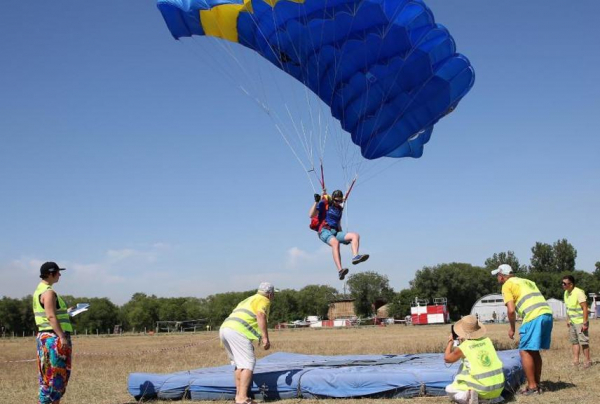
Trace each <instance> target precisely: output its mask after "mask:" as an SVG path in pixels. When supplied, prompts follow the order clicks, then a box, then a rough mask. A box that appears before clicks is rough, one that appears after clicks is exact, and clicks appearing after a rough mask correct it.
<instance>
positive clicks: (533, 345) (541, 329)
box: [519, 314, 552, 351]
mask: <svg viewBox="0 0 600 404" xmlns="http://www.w3.org/2000/svg"><path fill="white" fill-rule="evenodd" d="M519 335H520V336H521V340H520V342H519V350H520V351H539V350H540V349H550V339H551V338H550V337H551V335H552V314H542V315H541V316H539V317H536V318H534V319H533V320H531V321H529V322H527V323H525V324H522V325H521V328H519Z"/></svg>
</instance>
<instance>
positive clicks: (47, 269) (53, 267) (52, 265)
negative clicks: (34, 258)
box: [40, 261, 66, 275]
mask: <svg viewBox="0 0 600 404" xmlns="http://www.w3.org/2000/svg"><path fill="white" fill-rule="evenodd" d="M65 269H66V268H61V267H59V266H58V264H57V263H56V262H52V261H49V262H44V263H43V264H42V266H41V267H40V275H50V274H52V273H54V272H58V271H64V270H65Z"/></svg>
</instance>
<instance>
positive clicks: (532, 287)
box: [506, 277, 552, 324]
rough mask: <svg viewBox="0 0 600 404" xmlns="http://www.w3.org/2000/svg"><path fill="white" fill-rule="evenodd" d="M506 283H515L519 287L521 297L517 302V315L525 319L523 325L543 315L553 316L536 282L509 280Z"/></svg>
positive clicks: (518, 279) (521, 279)
mask: <svg viewBox="0 0 600 404" xmlns="http://www.w3.org/2000/svg"><path fill="white" fill-rule="evenodd" d="M506 282H513V283H516V284H517V285H519V288H520V296H519V298H518V299H517V301H516V302H515V307H516V309H517V313H519V316H520V317H521V318H522V319H523V324H525V323H527V322H529V321H531V320H533V319H535V318H537V317H539V316H541V315H542V314H550V315H552V309H551V308H550V305H549V304H548V303H547V302H546V299H544V296H542V294H541V293H540V290H539V289H538V287H537V285H536V284H535V282H533V281H530V280H529V279H523V278H516V277H515V278H509V279H508V280H507V281H506Z"/></svg>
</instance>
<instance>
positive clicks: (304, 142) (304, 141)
mask: <svg viewBox="0 0 600 404" xmlns="http://www.w3.org/2000/svg"><path fill="white" fill-rule="evenodd" d="M285 109H286V111H287V114H288V117H289V119H290V121H291V122H292V126H293V127H294V131H296V136H298V139H299V140H300V144H301V145H302V148H303V149H304V152H305V153H306V155H307V156H309V159H310V162H311V163H312V147H311V145H310V144H309V143H308V140H307V138H306V131H305V130H304V124H303V122H302V121H300V125H301V129H302V135H301V134H300V132H299V131H298V128H297V127H296V122H295V121H294V118H293V117H292V113H291V112H290V108H289V107H288V105H287V104H285Z"/></svg>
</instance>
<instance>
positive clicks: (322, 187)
mask: <svg viewBox="0 0 600 404" xmlns="http://www.w3.org/2000/svg"><path fill="white" fill-rule="evenodd" d="M321 189H322V190H323V193H325V190H326V189H327V188H326V187H325V173H324V170H323V160H321Z"/></svg>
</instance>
